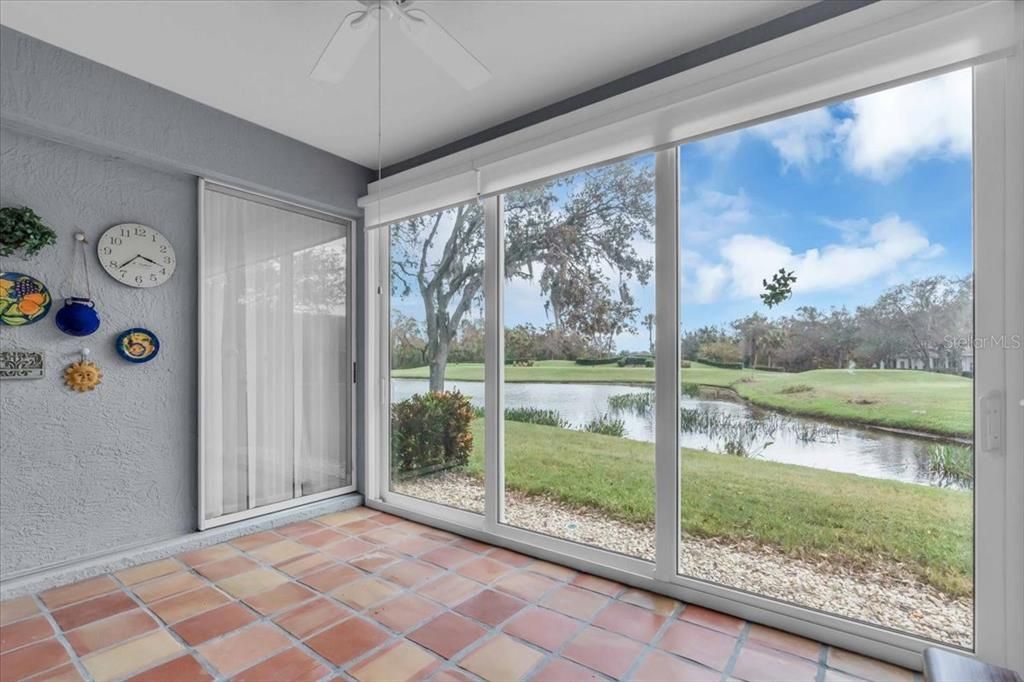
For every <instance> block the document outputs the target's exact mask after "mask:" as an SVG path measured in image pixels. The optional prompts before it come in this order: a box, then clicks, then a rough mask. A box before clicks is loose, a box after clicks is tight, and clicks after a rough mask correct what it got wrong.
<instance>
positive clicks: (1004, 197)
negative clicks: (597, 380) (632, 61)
mask: <svg viewBox="0 0 1024 682" xmlns="http://www.w3.org/2000/svg"><path fill="white" fill-rule="evenodd" d="M1022 17H1024V12H1022V11H1021V9H1020V8H1018V11H1017V13H1016V18H1017V22H1018V31H1020V32H1021V33H1024V30H1022V29H1021V24H1022V22H1024V19H1022ZM968 65H970V63H964V62H957V63H951V64H948V65H947V66H946V67H944V68H942V69H930V70H928V71H924V72H921V73H917V74H915V75H914V76H913V77H902V78H899V79H897V80H895V81H887V82H879V83H876V84H875V85H874V86H872V87H870V88H861V89H858V90H857V91H855V92H849V93H846V94H844V95H842V96H840V97H835V98H832V99H830V100H828V101H837V100H843V99H848V98H850V97H854V96H858V95H862V94H866V93H867V92H871V91H877V90H883V89H887V88H890V87H893V86H895V85H898V84H900V83H902V82H906V81H909V80H917V79H920V78H925V77H928V76H931V75H935V74H936V73H940V72H942V71H948V70H953V69H956V68H963V67H965V66H968ZM973 68H974V119H973V120H974V146H973V153H974V158H973V167H974V201H973V205H974V233H975V272H976V273H983V275H982V276H981V277H980V278H979V279H977V280H976V290H975V334H976V336H977V337H978V338H984V337H987V336H1002V337H1004V338H1008V339H1009V338H1012V337H1013V335H1015V334H1016V335H1018V337H1017V338H1020V336H1019V335H1020V334H1022V333H1024V312H1022V311H1024V274H1022V272H1021V264H1022V263H1024V235H1022V231H1024V230H1022V227H1021V226H1022V225H1024V206H1022V203H1024V198H1022V196H1021V195H1022V191H1021V190H1022V188H1024V161H1022V159H1024V139H1022V128H1024V105H1022V101H1024V85H1022V83H1024V78H1022V74H1024V68H1022V56H1021V50H1020V49H1018V50H1016V51H1014V52H1011V53H1010V54H1000V55H996V56H995V57H994V58H991V59H988V60H980V61H979V63H976V64H974V65H973ZM825 103H827V101H826V102H823V101H820V100H819V101H808V102H806V103H804V104H802V105H797V106H793V107H790V108H788V109H786V110H785V111H779V112H776V114H774V115H773V116H772V118H775V117H778V116H784V115H787V114H790V113H794V112H796V111H801V110H806V109H811V108H816V107H819V106H822V105H823V104H825ZM760 120H764V117H760V118H757V119H754V120H751V121H747V122H745V123H744V124H742V125H744V126H745V125H750V124H753V123H756V122H758V121H760ZM736 127H740V126H733V125H730V126H729V128H728V129H733V128H736ZM718 132H721V131H713V132H709V133H705V134H701V135H699V136H697V138H690V139H698V138H699V137H705V136H707V135H711V134H717V133H718ZM686 141H690V140H689V139H688V140H678V141H675V142H673V143H672V145H671V146H665V147H661V148H659V149H657V150H654V151H656V162H655V166H656V181H655V182H656V188H657V197H658V201H657V208H656V233H657V239H658V244H659V248H658V249H657V250H656V252H657V268H656V275H655V277H656V283H657V284H656V296H657V300H656V312H657V318H658V320H659V324H658V329H657V334H658V339H657V341H658V347H659V348H668V347H672V346H673V345H675V346H676V348H677V349H678V338H677V330H678V309H679V308H678V291H679V289H678V262H676V261H677V254H678V248H667V247H668V246H671V245H673V244H675V245H677V244H678V233H679V221H678V205H677V202H678V196H679V193H678V178H677V174H678V172H679V171H678V159H677V148H678V147H677V146H678V144H681V143H683V142H686ZM614 160H615V159H607V160H605V162H606V163H607V162H611V161H614ZM480 200H481V201H483V202H484V206H485V229H486V244H487V254H486V275H485V278H486V284H485V327H486V335H487V339H488V343H487V369H486V371H485V374H486V386H485V391H486V407H485V415H486V421H485V423H486V428H487V430H486V435H485V442H486V447H485V486H486V502H485V505H486V506H485V513H484V514H483V515H480V514H474V513H470V512H466V511H463V510H458V509H454V508H451V507H446V506H443V505H438V504H435V503H431V502H426V501H423V500H418V499H415V498H411V497H409V496H406V495H401V494H398V493H394V492H391V491H389V490H388V476H389V472H388V466H389V465H388V448H389V433H388V429H389V415H390V400H389V390H390V389H389V366H388V355H389V351H388V347H389V344H388V335H389V333H390V329H389V318H390V315H389V308H388V298H389V290H390V278H389V272H390V268H389V260H388V258H389V257H388V230H387V229H386V228H378V229H372V230H369V231H368V232H367V239H366V245H367V249H368V250H367V286H366V290H367V291H374V290H375V291H376V292H377V295H376V300H375V301H370V302H368V305H367V313H368V315H367V326H366V329H365V337H364V341H365V345H366V347H367V348H368V349H370V348H374V349H375V351H374V352H375V353H376V357H375V360H374V362H375V364H372V365H371V366H370V370H371V371H370V372H368V376H375V377H376V381H368V382H367V385H366V386H365V387H364V389H365V390H366V405H367V424H366V427H367V452H366V455H367V458H368V462H370V463H376V464H375V465H374V464H368V469H370V470H374V471H375V474H374V475H373V476H368V478H367V481H366V489H365V491H364V492H365V496H366V503H367V505H368V506H370V507H373V508H375V509H380V510H383V511H388V512H391V513H395V514H399V515H401V516H405V517H408V518H412V519H414V520H417V521H419V522H422V523H427V524H430V525H434V526H439V527H441V528H444V529H447V530H450V531H453V532H457V533H460V534H463V535H467V536H469V537H474V538H477V539H480V540H484V541H487V542H490V543H493V544H496V545H500V546H505V547H509V548H510V549H514V550H517V551H520V552H524V553H526V554H529V555H532V556H536V557H538V558H541V559H545V560H553V561H557V562H559V563H562V564H565V565H568V566H571V567H573V568H576V569H578V570H583V571H587V572H591V573H594V574H597V575H602V576H605V577H608V578H611V579H614V580H618V581H620V582H623V583H626V584H630V585H633V586H636V587H641V588H644V589H648V590H651V591H654V592H659V593H662V594H666V595H669V596H672V597H675V598H678V599H681V600H683V601H685V602H688V603H695V604H699V605H702V606H706V607H708V608H713V609H717V610H719V611H723V612H726V613H731V614H733V615H736V616H739V617H742V618H746V619H749V620H752V621H756V622H760V623H765V624H767V625H770V626H774V627H778V628H780V629H783V630H787V631H790V632H794V633H796V634H800V635H804V636H807V637H810V638H813V639H816V640H819V641H822V642H825V643H828V644H831V645H834V646H839V647H843V648H846V649H850V650H853V651H858V652H861V653H864V654H866V655H870V656H873V657H876V658H880V659H883V660H887V661H890V662H893V663H896V664H899V665H903V666H907V667H912V668H917V669H920V667H921V652H922V651H923V649H924V648H926V647H928V646H942V645H941V644H937V643H936V642H933V641H931V640H926V639H924V638H922V637H917V636H914V635H912V634H908V633H904V632H897V631H894V630H890V629H887V628H884V627H881V626H876V625H872V624H869V623H864V622H859V621H854V620H850V619H847V618H844V617H841V616H837V615H833V614H830V613H825V612H822V611H818V610H815V609H811V608H808V607H803V606H799V605H796V604H793V603H788V602H782V601H778V600H775V599H772V598H769V597H765V596H760V595H756V594H751V593H747V592H744V591H741V590H738V589H734V588H729V587H725V586H720V585H714V584H711V583H707V582H704V581H701V580H696V579H693V578H687V577H684V576H679V575H678V574H677V573H676V569H675V567H676V565H677V542H678V538H679V526H678V519H679V514H678V505H679V477H678V469H677V466H678V447H677V446H678V442H677V439H678V428H677V427H678V422H677V420H678V410H677V409H674V408H675V403H674V401H673V400H662V397H663V396H664V395H669V396H671V393H672V391H673V387H674V386H678V385H679V369H678V367H679V363H678V362H676V363H670V362H668V363H660V362H659V363H657V365H656V377H657V387H656V391H657V393H658V396H659V397H658V400H657V401H656V404H657V405H658V408H657V409H658V414H657V417H658V419H657V422H656V423H657V427H656V428H657V436H658V442H657V445H656V451H657V454H656V465H655V466H656V473H657V483H656V485H657V504H656V520H657V530H656V538H655V539H656V559H657V560H656V562H655V563H651V562H647V561H643V560H640V559H635V558H632V557H627V556H623V555H621V554H616V553H613V552H609V551H606V550H602V549H600V548H596V547H592V546H586V545H581V544H577V543H574V542H570V541H567V540H561V539H558V538H554V537H550V536H546V535H542V534H539V533H535V532H532V531H528V530H524V529H520V528H514V527H511V526H508V525H505V524H504V523H502V520H503V512H502V504H503V499H504V495H503V494H502V489H503V484H502V477H503V472H504V467H503V462H502V454H503V453H502V451H503V439H502V437H501V433H502V432H501V429H502V419H501V417H500V415H501V414H502V412H503V406H502V385H503V374H504V362H501V361H500V360H501V358H502V357H503V349H502V344H503V338H504V333H503V331H504V327H503V324H504V323H503V315H502V292H503V289H502V285H501V282H502V279H503V276H502V273H501V269H502V264H503V261H504V259H503V257H502V247H503V230H502V212H501V203H500V202H501V199H500V195H497V194H495V195H491V196H487V197H483V198H482V199H480ZM440 208H444V206H438V207H436V208H435V210H439V209H440ZM368 210H369V209H368ZM666 287H667V289H666ZM684 295H685V293H684ZM374 303H375V304H374ZM673 321H674V322H675V324H673ZM1021 355H1022V353H1021V351H1020V349H1019V348H1018V349H1014V348H1012V347H1003V348H999V347H993V346H987V347H986V348H983V349H979V350H977V351H976V352H975V356H976V363H977V364H976V368H977V370H978V371H977V372H976V376H975V396H976V397H978V398H979V399H980V398H981V397H984V396H987V397H989V398H990V402H991V401H994V402H995V403H996V404H998V405H1000V406H1001V409H1002V415H1003V417H1002V423H1001V424H993V425H989V424H988V423H985V422H983V421H979V423H978V424H977V425H976V428H975V433H976V436H975V437H976V447H975V452H976V453H977V455H976V458H977V461H978V473H979V478H978V480H977V481H976V491H977V490H983V491H984V494H982V495H977V494H976V495H975V521H974V522H975V543H976V551H975V556H976V561H975V563H976V571H975V586H976V587H975V637H974V641H975V649H976V652H975V653H976V655H977V656H979V657H980V658H982V659H984V660H986V661H989V662H993V663H997V664H1001V665H1006V666H1009V667H1012V668H1015V669H1018V670H1020V669H1024V652H1022V650H1021V648H1020V647H1019V643H1020V642H1021V641H1024V577H1022V575H1021V571H1020V566H1022V565H1024V533H1022V532H1021V525H1022V523H1024V499H1022V498H1024V495H1022V493H1024V458H1022V456H1021V455H1022V453H1024V428H1022V424H1021V422H1022V421H1024V420H1022V419H1021V409H1020V408H1021V405H1020V404H1019V401H1020V400H1021V397H1022V394H1024V360H1022V358H1021ZM373 368H376V372H374V371H373ZM677 398H678V396H676V399H677ZM373 406H376V408H374V407H373ZM990 428H991V429H994V433H996V435H997V436H998V438H999V439H1000V440H1001V442H1000V443H999V444H998V447H997V448H996V450H994V451H992V450H989V449H987V448H986V447H985V446H984V443H982V442H981V441H982V439H983V438H984V437H985V434H986V433H987V430H988V429H990ZM371 434H372V437H371ZM978 548H982V549H978ZM982 551H984V552H985V554H984V556H983V555H982Z"/></svg>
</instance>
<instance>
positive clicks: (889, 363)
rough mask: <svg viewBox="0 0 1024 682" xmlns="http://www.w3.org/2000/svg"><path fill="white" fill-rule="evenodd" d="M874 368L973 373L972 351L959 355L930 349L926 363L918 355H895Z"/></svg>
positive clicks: (968, 350) (965, 351)
mask: <svg viewBox="0 0 1024 682" xmlns="http://www.w3.org/2000/svg"><path fill="white" fill-rule="evenodd" d="M875 367H876V369H917V370H924V371H929V372H957V373H966V374H974V351H972V350H971V349H966V350H964V351H963V352H961V353H960V354H959V355H956V354H953V353H950V352H948V351H930V352H929V353H928V363H927V364H925V362H924V360H922V359H921V358H920V357H918V356H913V357H911V356H909V355H897V356H893V357H890V358H886V359H885V360H882V361H881V362H879V363H878V364H877V365H876V366H875Z"/></svg>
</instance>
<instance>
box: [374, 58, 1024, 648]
mask: <svg viewBox="0 0 1024 682" xmlns="http://www.w3.org/2000/svg"><path fill="white" fill-rule="evenodd" d="M1005 76H1006V72H1005V70H1004V67H1003V66H1002V65H1001V64H999V63H995V64H989V65H979V66H974V67H971V68H966V69H959V70H953V71H949V72H945V73H939V74H938V75H935V73H934V72H933V73H931V74H930V75H928V77H925V78H919V79H918V80H910V81H907V80H901V81H899V83H898V84H896V85H891V86H889V87H885V88H879V89H877V90H875V91H871V92H868V94H858V95H857V96H855V97H849V98H846V99H835V100H834V101H830V102H829V103H828V104H824V105H819V106H817V107H816V108H810V109H806V110H803V109H793V110H792V111H794V112H797V113H791V114H787V115H779V116H776V117H774V118H770V119H760V118H759V119H750V120H756V122H753V123H750V124H748V125H745V126H730V127H729V128H723V129H721V130H722V132H720V133H708V132H706V131H705V132H701V133H699V136H695V137H692V138H683V141H680V142H678V143H677V144H674V145H665V146H660V147H659V148H658V149H657V150H656V151H651V152H646V153H640V154H637V155H633V156H621V157H616V158H609V160H607V161H603V162H602V161H600V160H599V159H596V158H595V156H596V155H595V154H592V153H589V152H581V153H580V157H579V158H580V159H582V161H581V162H580V164H579V165H578V168H579V170H576V171H573V172H569V173H566V172H565V167H566V166H567V165H568V164H567V163H565V162H554V161H552V160H551V159H552V158H553V155H552V156H551V157H540V158H541V160H542V161H546V162H547V163H548V165H547V166H544V168H545V169H556V172H552V173H550V174H549V173H547V172H542V171H537V172H536V173H535V174H534V175H533V176H531V177H528V176H529V174H528V173H526V172H522V170H521V169H522V168H523V167H524V164H519V165H516V164H513V163H512V162H508V163H507V164H505V165H503V164H502V163H500V162H495V164H494V169H493V174H492V175H488V173H487V172H484V171H481V172H480V173H479V175H478V176H477V186H478V187H480V188H481V192H482V193H481V196H479V197H478V198H477V199H475V200H473V201H470V202H467V203H463V204H457V205H454V206H453V207H451V208H447V209H444V210H440V211H436V212H433V213H427V214H422V215H420V216H419V217H414V218H412V219H406V220H403V221H399V222H395V223H391V224H390V225H387V226H382V227H381V228H379V232H377V233H376V236H371V237H370V245H371V246H370V248H371V255H374V254H376V255H377V256H379V259H378V260H377V261H376V262H377V263H378V265H376V267H378V268H380V269H381V272H382V274H381V275H380V276H379V277H377V278H376V279H373V280H372V282H373V285H374V286H380V288H381V291H382V292H383V293H382V296H383V297H388V296H389V298H386V299H385V301H384V302H385V304H386V303H388V302H390V306H389V307H388V306H387V305H385V306H384V308H385V309H388V310H389V313H388V314H387V315H383V314H382V315H381V316H380V317H379V318H378V319H377V321H376V322H377V324H376V325H375V326H374V327H373V329H374V330H377V331H376V332H375V334H376V336H373V337H372V338H370V339H369V340H370V341H371V342H373V343H375V344H377V345H380V346H381V347H383V339H385V338H386V339H387V340H388V345H389V355H390V357H389V359H388V361H387V362H385V363H383V364H382V365H381V367H380V374H379V375H378V376H379V379H380V380H381V381H380V382H379V383H380V385H381V386H386V387H387V391H389V392H390V393H389V397H390V403H388V402H387V397H386V396H379V395H375V394H374V392H375V391H376V390H377V389H376V387H375V386H371V387H370V389H369V392H368V395H369V396H371V397H372V399H374V400H376V399H378V398H379V399H380V400H381V403H382V404H390V411H389V412H388V413H387V417H386V419H384V418H383V417H382V418H381V419H380V420H379V421H375V422H374V423H373V425H374V427H375V428H376V429H378V430H377V433H380V434H384V433H387V437H386V438H385V439H384V440H385V441H386V445H385V447H383V448H382V451H381V459H382V460H386V462H387V464H386V465H384V466H382V467H381V468H380V469H379V471H380V472H381V476H382V480H381V484H380V485H379V487H378V488H373V487H372V486H371V488H370V492H369V495H368V499H369V500H370V503H371V504H374V505H378V506H380V507H381V508H383V509H391V510H394V511H398V512H403V511H407V512H409V513H410V514H412V515H413V518H416V519H417V520H421V521H422V520H424V519H433V520H437V521H438V522H439V523H440V525H442V526H444V527H446V528H449V529H451V530H456V531H460V532H461V531H462V530H465V531H467V534H469V535H473V536H478V537H482V538H485V539H487V540H489V541H492V542H496V543H497V544H505V545H507V546H508V547H510V548H512V549H518V550H519V551H527V549H526V548H531V549H534V550H536V552H537V554H538V555H539V556H541V557H543V558H554V559H557V560H560V561H565V562H567V563H569V564H571V565H573V566H574V567H576V568H579V569H580V570H585V571H589V572H596V573H599V574H601V575H605V576H606V577H609V578H616V579H618V580H620V581H621V582H623V583H628V584H630V585H631V586H634V587H647V588H648V589H650V590H652V591H655V592H660V593H663V594H668V595H672V596H674V597H676V598H678V599H680V600H683V601H686V602H688V603H696V604H702V605H706V606H711V607H713V608H716V609H719V610H729V609H727V608H726V607H728V606H734V607H735V608H733V609H732V611H733V612H735V613H736V614H737V615H741V616H743V617H746V618H750V615H749V614H750V613H756V614H757V616H758V618H759V619H760V622H763V623H766V624H770V625H775V626H776V627H780V628H783V629H790V630H791V631H792V630H794V628H791V627H790V626H792V625H793V623H794V622H797V621H799V622H800V623H801V624H803V626H804V627H803V628H802V631H803V633H804V634H806V635H807V636H809V637H816V638H818V639H820V640H821V641H827V642H829V643H831V644H834V645H842V646H846V642H856V643H857V647H856V648H858V650H860V651H863V652H865V653H871V654H872V655H875V656H879V657H888V658H890V660H893V661H894V662H900V663H901V664H903V665H909V664H912V663H913V660H916V659H911V658H909V657H911V656H917V655H918V654H919V653H920V651H921V650H922V649H923V648H924V647H925V646H927V645H928V643H935V642H939V643H941V644H943V645H946V646H952V647H959V648H963V649H966V650H969V651H976V652H978V653H979V655H980V654H983V653H984V652H985V651H986V646H989V645H986V644H985V642H986V641H989V639H987V638H986V636H985V635H986V632H987V633H993V632H1000V631H1001V630H1000V628H1001V627H1002V625H1001V624H1000V620H999V619H1000V618H1004V617H1005V616H1006V609H1005V608H1004V606H1005V605H1004V603H1003V599H1004V596H1005V595H1004V590H1003V589H1002V588H1001V587H999V585H1001V584H1002V583H1001V582H1000V581H1001V580H1003V579H1004V578H1005V576H1006V571H1005V566H1004V565H1003V564H998V565H996V564H993V563H986V562H985V561H981V560H980V557H981V556H983V555H984V554H985V553H986V552H990V553H999V552H1004V549H1003V545H1002V544H1001V543H1003V542H1004V541H1005V531H1006V526H1005V511H1006V509H1008V508H1009V505H1010V504H1011V502H1010V497H1008V495H1009V493H1008V492H1007V490H1008V489H1006V490H1004V488H1005V486H1006V480H1005V476H1006V472H1007V471H1008V469H1007V467H1009V466H1010V464H1009V460H1008V459H1007V458H1005V457H1004V456H1003V454H1002V453H1001V448H1002V445H1001V442H1000V441H999V438H1001V437H1002V436H1003V431H1002V429H1003V422H1001V421H1000V420H1001V419H1002V415H1001V413H1000V412H999V410H1000V409H1002V407H1000V406H1001V405H1003V403H1001V402H1000V401H1001V400H1003V399H1004V398H1005V397H1006V391H1007V390H1008V389H1007V388H1006V386H1007V383H1006V382H1007V381H1008V379H1007V374H1006V369H1005V368H1006V367H1007V366H1008V364H1009V361H1008V360H1007V353H1014V352H1019V348H1020V341H1019V336H1017V337H1015V336H1013V335H1008V333H1007V329H1009V327H1004V326H1001V325H1005V324H1006V320H1007V319H1008V318H1006V317H1005V313H1006V311H1007V310H1009V308H1008V307H1007V303H1008V298H1010V297H1013V296H1018V297H1019V292H1016V293H1014V292H1011V291H1010V290H1009V289H1008V288H1007V285H1006V279H1005V273H1006V271H1007V270H1006V268H1005V264H1004V261H1003V259H1004V257H1006V256H1005V254H1004V253H1003V250H1004V248H1006V243H1007V237H1006V234H1008V233H1007V231H1006V226H1005V225H1004V223H1003V222H1002V221H1004V220H1005V216H1007V215H1009V214H1012V213H1013V210H1014V209H1013V207H1012V206H1011V205H1010V204H1007V203H1005V202H1007V201H1009V200H1008V199H1007V197H1006V195H1005V194H1004V186H1003V184H1002V180H1001V178H1002V177H1003V175H1002V174H1003V173H1004V172H1005V171H1006V168H1007V166H1006V165H1005V164H1006V163H1007V159H1006V158H1005V157H1004V151H1005V150H1004V149H1003V146H1002V145H1003V144H1004V141H1003V138H1002V136H1001V133H1000V131H1001V130H1002V128H1001V126H1003V125H1004V124H1005V123H1006V119H1005V118H1004V117H1003V113H1004V112H1003V109H1002V107H1003V106H1004V102H1003V99H1002V97H1003V90H1002V88H1003V81H1002V80H1001V79H1002V78H1004V77H1005ZM819 101H822V100H819ZM796 104H800V103H799V102H798V103H796ZM986 121H987V123H986ZM681 137H682V136H681ZM625 146H626V145H623V148H624V147H625ZM638 146H640V145H639V144H638ZM614 148H615V149H616V150H619V149H620V147H614ZM613 156H614V155H613V154H609V157H613ZM573 158H576V157H573ZM560 163H561V165H559V164H560ZM502 173H505V174H506V175H504V176H502V175H501V174H502ZM464 175H466V176H469V175H470V174H468V173H466V174H464ZM500 177H507V178H511V179H512V180H510V181H509V182H508V183H507V185H504V186H502V185H501V184H500V183H499V181H498V180H495V179H494V178H500ZM461 179H464V178H457V180H461ZM455 184H457V183H456V182H455V181H453V185H455ZM441 189H445V187H442V188H441ZM499 189H500V191H499ZM488 190H490V191H491V193H490V194H486V193H484V192H486V191H488ZM454 194H456V195H458V196H460V197H463V198H464V197H465V196H466V195H467V192H466V191H465V190H462V191H461V194H460V193H458V192H454ZM421 197H422V194H421V193H416V194H413V193H411V192H410V194H409V195H408V196H406V197H405V199H406V200H407V201H408V202H409V203H410V204H411V205H415V204H416V202H417V201H421V200H422V198H421ZM382 206H383V209H382V208H381V207H378V210H379V211H380V210H383V211H387V210H389V206H388V205H386V204H382ZM395 206H398V208H395ZM401 206H402V205H401V204H397V203H396V204H391V207H390V210H392V211H393V212H394V214H400V212H401V210H402V208H401ZM385 215H386V213H385ZM1011 246H1012V245H1011ZM383 273H386V275H384V274H383ZM385 283H386V285H385ZM1011 331H1012V330H1011ZM1015 344H1016V345H1015ZM380 352H382V351H380ZM382 390H383V389H382ZM979 406H980V408H979ZM385 422H386V423H385ZM1005 433H1006V437H1007V438H1012V437H1013V434H1012V433H1010V431H1006V432H1005ZM378 463H381V462H378ZM1012 485H1013V486H1016V485H1017V483H1013V484H1012ZM1011 487H1012V486H1011ZM1018 487H1019V486H1018ZM375 490H376V491H377V492H376V496H375V492H374V491H375ZM1018 492H1019V491H1018ZM467 511H468V512H471V513H470V514H466V513H465V512H467ZM986 548H987V549H986ZM1000 556H1001V555H1000ZM997 563H998V562H997ZM837 632H838V633H842V635H841V636H840V635H835V633H837ZM741 634H742V633H736V632H720V633H717V634H716V635H715V637H716V638H717V639H719V640H722V642H724V639H725V638H733V639H735V638H736V637H738V636H740V635H741ZM833 635H835V636H833ZM830 638H831V639H830ZM734 643H735V642H732V644H734ZM726 644H728V643H726ZM732 644H728V646H729V648H728V650H729V651H732V650H733V649H732V648H731V647H732ZM792 645H793V646H794V647H800V646H802V645H801V643H800V641H798V640H794V641H793V644H792ZM850 646H851V647H852V646H853V645H850ZM991 647H992V649H991V650H992V651H996V650H997V649H998V647H997V646H996V645H995V644H993V645H991ZM893 650H899V652H901V653H899V654H898V655H892V656H890V655H889V653H891V651H893ZM806 651H807V652H809V653H808V655H809V656H810V657H812V658H815V660H816V656H817V653H818V649H816V648H815V649H814V650H813V651H811V650H810V649H807V650H806ZM904 652H906V655H905V656H904V655H903V653H904ZM801 655H803V654H801Z"/></svg>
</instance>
